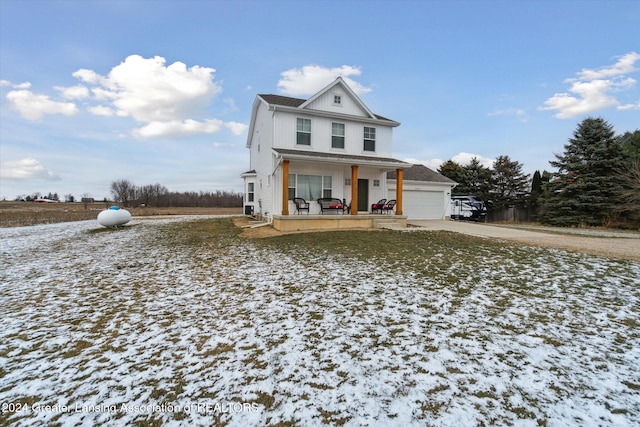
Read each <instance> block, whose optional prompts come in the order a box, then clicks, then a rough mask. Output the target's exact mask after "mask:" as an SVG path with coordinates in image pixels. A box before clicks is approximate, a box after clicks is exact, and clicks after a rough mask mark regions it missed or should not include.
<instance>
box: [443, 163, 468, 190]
mask: <svg viewBox="0 0 640 427" xmlns="http://www.w3.org/2000/svg"><path fill="white" fill-rule="evenodd" d="M438 172H439V173H441V174H442V175H443V176H446V177H447V178H449V179H452V180H454V181H455V182H457V183H458V185H457V186H455V187H454V188H453V194H454V195H460V194H467V193H468V189H466V187H465V185H464V184H463V182H462V179H463V177H462V174H463V172H464V171H463V169H462V166H461V165H460V164H459V163H456V162H454V161H453V160H447V161H446V162H444V163H443V164H441V165H440V167H439V168H438Z"/></svg>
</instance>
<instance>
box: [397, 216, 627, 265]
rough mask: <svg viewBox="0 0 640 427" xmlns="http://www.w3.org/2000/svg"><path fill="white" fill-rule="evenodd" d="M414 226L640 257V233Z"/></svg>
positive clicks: (466, 225) (453, 224)
mask: <svg viewBox="0 0 640 427" xmlns="http://www.w3.org/2000/svg"><path fill="white" fill-rule="evenodd" d="M409 225H410V226H414V227H419V228H421V229H428V230H446V231H453V232H456V233H463V234H468V235H471V236H478V237H485V238H493V239H502V240H509V241H515V242H520V243H524V244H528V245H536V246H545V247H551V248H559V249H566V250H569V251H574V252H583V253H588V254H592V255H598V256H603V257H607V258H613V259H630V260H634V261H640V233H636V232H615V231H604V230H588V229H566V228H555V227H536V226H531V227H530V226H526V227H525V226H517V225H513V226H512V225H509V226H503V225H500V226H497V225H488V224H485V223H474V222H462V221H449V220H428V221H409Z"/></svg>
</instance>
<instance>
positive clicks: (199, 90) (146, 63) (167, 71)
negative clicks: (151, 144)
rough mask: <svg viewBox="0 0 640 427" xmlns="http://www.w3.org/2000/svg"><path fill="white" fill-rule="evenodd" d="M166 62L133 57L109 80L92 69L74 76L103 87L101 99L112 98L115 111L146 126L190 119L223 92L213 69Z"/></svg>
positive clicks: (113, 73)
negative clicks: (153, 123)
mask: <svg viewBox="0 0 640 427" xmlns="http://www.w3.org/2000/svg"><path fill="white" fill-rule="evenodd" d="M165 63H166V60H165V59H164V58H162V57H159V56H156V57H154V58H143V57H141V56H139V55H131V56H129V57H127V58H126V59H125V61H124V62H123V63H121V64H119V65H117V66H116V67H114V68H113V69H112V70H111V71H110V72H109V74H108V75H107V76H106V77H100V76H98V77H96V76H95V75H94V74H92V73H91V72H90V70H79V71H77V72H76V73H74V75H75V74H77V73H80V74H79V75H78V76H79V78H81V79H90V80H93V81H95V82H97V83H99V84H100V86H101V87H100V88H98V89H99V90H97V91H94V94H96V96H98V98H99V99H111V100H112V103H113V105H114V106H115V108H116V109H118V110H119V111H121V112H122V113H124V114H126V115H128V116H131V117H133V118H134V119H136V120H138V121H139V122H146V123H152V122H175V121H177V120H186V119H189V118H191V117H193V116H195V115H198V114H199V113H200V112H201V111H202V109H204V108H205V107H206V106H207V105H209V103H210V102H211V100H212V99H213V97H214V96H215V95H217V94H218V93H219V92H220V91H221V89H220V87H219V86H218V85H217V84H216V83H214V82H213V73H214V72H215V70H214V69H213V68H206V67H200V66H197V65H196V66H194V67H191V68H187V66H186V65H185V64H183V63H182V62H174V63H173V64H171V65H169V66H165ZM85 81H87V80H85ZM121 115H122V114H121Z"/></svg>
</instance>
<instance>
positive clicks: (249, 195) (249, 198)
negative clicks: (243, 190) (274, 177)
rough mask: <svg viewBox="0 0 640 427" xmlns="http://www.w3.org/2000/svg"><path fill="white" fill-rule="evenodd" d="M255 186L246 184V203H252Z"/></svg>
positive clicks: (250, 183)
mask: <svg viewBox="0 0 640 427" xmlns="http://www.w3.org/2000/svg"><path fill="white" fill-rule="evenodd" d="M255 186H256V184H255V183H254V182H248V183H247V202H253V197H254V191H255V190H254V188H255Z"/></svg>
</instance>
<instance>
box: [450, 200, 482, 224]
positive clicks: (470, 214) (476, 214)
mask: <svg viewBox="0 0 640 427" xmlns="http://www.w3.org/2000/svg"><path fill="white" fill-rule="evenodd" d="M451 219H457V220H466V221H486V219H487V206H486V204H485V203H484V202H483V201H482V200H480V199H477V198H475V197H473V196H452V197H451Z"/></svg>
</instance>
